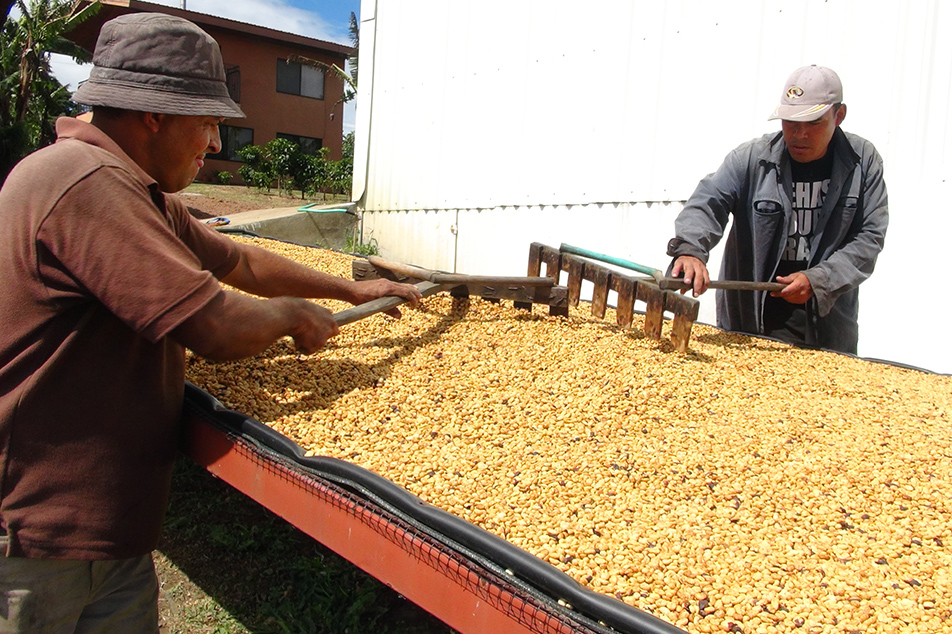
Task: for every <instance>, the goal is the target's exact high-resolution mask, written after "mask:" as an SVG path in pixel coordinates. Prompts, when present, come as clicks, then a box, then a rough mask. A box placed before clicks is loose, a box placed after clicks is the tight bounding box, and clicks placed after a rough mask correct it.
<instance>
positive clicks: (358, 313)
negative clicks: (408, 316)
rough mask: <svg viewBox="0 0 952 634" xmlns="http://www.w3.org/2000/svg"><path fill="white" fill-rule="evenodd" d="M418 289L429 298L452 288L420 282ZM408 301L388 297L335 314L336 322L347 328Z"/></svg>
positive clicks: (417, 285) (391, 296) (392, 296)
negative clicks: (348, 325)
mask: <svg viewBox="0 0 952 634" xmlns="http://www.w3.org/2000/svg"><path fill="white" fill-rule="evenodd" d="M416 287H417V288H418V289H420V293H421V294H422V295H423V297H428V296H430V295H433V294H435V293H439V292H440V291H444V290H449V288H450V286H447V285H444V284H434V283H433V282H420V283H418V284H416ZM406 303H407V300H405V299H403V298H402V297H396V296H394V295H388V296H387V297H380V298H378V299H374V300H371V301H369V302H365V303H363V304H359V305H357V306H353V307H351V308H347V309H345V310H342V311H340V312H336V313H334V315H333V317H334V322H335V323H336V324H337V325H338V326H346V325H347V324H352V323H354V322H355V321H360V320H361V319H363V318H364V317H370V316H371V315H376V314H377V313H382V312H384V311H385V310H389V309H391V308H394V307H396V306H399V305H401V304H406Z"/></svg>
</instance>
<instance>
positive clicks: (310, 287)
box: [222, 245, 355, 302]
mask: <svg viewBox="0 0 952 634" xmlns="http://www.w3.org/2000/svg"><path fill="white" fill-rule="evenodd" d="M222 282H224V283H225V284H228V285H230V286H233V287H235V288H237V289H240V290H243V291H245V292H246V293H251V294H253V295H258V296H259V297H281V296H288V297H311V298H321V299H339V300H343V301H349V302H353V300H354V297H355V294H354V288H353V286H354V284H355V282H353V281H351V280H347V279H344V278H342V277H337V276H334V275H328V274H327V273H323V272H321V271H316V270H314V269H311V268H308V267H306V266H304V265H303V264H299V263H297V262H294V261H293V260H290V259H288V258H285V257H282V256H280V255H278V254H276V253H271V252H270V251H266V250H265V249H260V248H258V247H254V246H249V245H241V258H240V260H239V262H238V265H237V266H236V267H235V269H234V270H233V271H231V272H230V273H229V274H228V275H226V276H225V277H224V278H223V279H222Z"/></svg>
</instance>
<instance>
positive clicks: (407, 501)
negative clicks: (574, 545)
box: [185, 382, 685, 634]
mask: <svg viewBox="0 0 952 634" xmlns="http://www.w3.org/2000/svg"><path fill="white" fill-rule="evenodd" d="M185 400H186V403H189V404H191V405H193V406H194V407H196V408H197V409H199V410H200V411H202V413H203V414H205V415H206V416H207V417H209V418H211V419H212V420H214V421H215V422H217V423H219V424H220V425H222V426H223V427H224V428H226V429H228V430H231V431H232V432H233V433H235V434H237V435H239V436H242V437H246V438H248V439H250V440H251V441H253V442H255V443H256V444H260V445H263V446H264V447H266V448H268V449H270V450H271V451H274V452H275V453H276V454H278V455H280V456H282V457H284V458H287V459H289V460H291V461H292V462H294V463H295V464H297V465H299V466H301V467H302V468H304V469H306V470H307V471H309V472H312V473H314V474H316V475H318V476H324V477H325V478H326V479H328V480H331V481H333V482H335V483H337V484H342V485H344V486H346V488H347V489H348V490H350V491H352V492H354V493H356V494H358V495H360V496H362V497H368V496H367V493H370V494H371V501H373V499H372V498H378V499H379V500H382V501H383V502H385V503H386V505H387V506H388V507H389V510H392V511H395V515H397V516H398V517H399V516H405V517H406V518H409V519H411V520H413V521H412V523H413V524H415V525H417V526H420V527H422V528H424V529H428V530H427V531H426V532H428V533H429V534H430V535H431V536H432V537H434V538H436V539H437V540H438V541H440V542H441V543H443V544H446V545H448V546H450V547H451V548H452V547H453V545H454V543H456V544H459V545H461V546H463V547H464V548H466V549H468V550H470V551H472V552H473V553H476V554H477V555H479V556H480V557H482V558H485V559H486V560H487V561H489V562H491V563H493V564H495V565H496V566H497V567H499V568H500V569H501V570H504V571H505V572H507V573H511V575H512V578H510V581H512V580H522V581H524V582H525V583H527V584H528V587H529V588H530V589H535V590H536V592H537V593H539V592H541V595H540V596H541V597H544V598H548V599H549V600H550V601H551V602H552V603H553V604H554V605H558V603H559V601H562V602H565V603H567V604H568V605H569V606H570V607H569V608H568V609H569V610H571V611H572V612H577V613H578V614H580V615H583V616H585V617H587V619H591V620H592V621H593V625H594V624H604V625H607V626H608V627H610V628H611V629H612V630H614V631H617V632H621V633H623V634H685V631H684V630H682V629H680V628H678V627H676V626H674V625H672V624H670V623H668V622H667V621H664V620H662V619H659V618H658V617H656V616H654V615H652V614H649V613H647V612H644V611H642V610H639V609H637V608H634V607H632V606H630V605H628V604H626V603H624V602H622V601H619V600H617V599H615V598H614V597H610V596H608V595H605V594H601V593H598V592H594V591H592V590H589V589H587V588H584V587H582V586H581V585H580V584H579V583H578V582H576V581H575V580H574V579H572V578H571V577H569V576H568V575H567V574H565V573H564V572H562V571H561V570H559V569H558V568H556V567H555V566H553V565H551V564H549V563H547V562H545V561H542V560H541V559H539V558H538V557H535V556H534V555H531V554H529V553H528V552H526V551H524V550H522V549H521V548H518V547H516V546H514V545H513V544H510V543H509V542H507V541H506V540H504V539H502V538H501V537H498V536H496V535H494V534H493V533H490V532H489V531H487V530H485V529H483V528H480V527H478V526H476V525H475V524H472V523H470V522H467V521H466V520H464V519H462V518H460V517H457V516H456V515H453V514H452V513H449V512H447V511H444V510H443V509H440V508H437V507H435V506H433V505H431V504H429V503H427V502H424V501H423V500H421V499H420V498H418V497H417V496H415V495H413V494H412V493H410V492H409V491H407V490H406V489H404V488H402V487H400V486H398V485H396V484H394V483H393V482H391V481H390V480H387V479H386V478H383V477H381V476H379V475H377V474H375V473H373V472H371V471H368V470H367V469H364V468H363V467H359V466H357V465H355V464H353V463H350V462H347V461H345V460H340V459H337V458H329V457H325V456H314V457H308V456H305V455H304V450H303V449H302V448H301V447H300V445H298V444H297V443H295V442H294V441H293V440H291V439H290V438H288V437H286V436H284V435H282V434H279V433H278V432H276V431H274V430H273V429H271V428H270V427H268V426H267V425H265V424H264V423H262V422H260V421H258V420H255V419H254V418H251V417H249V416H246V415H244V414H241V413H240V412H236V411H234V410H230V409H228V408H226V407H225V406H224V405H222V404H221V403H220V402H219V401H218V400H217V399H216V398H215V397H214V396H212V395H211V394H209V393H208V392H206V391H205V390H203V389H201V388H199V387H197V386H196V385H193V384H192V383H189V382H186V385H185ZM447 538H448V539H449V540H450V542H447ZM457 550H458V549H457ZM461 554H463V555H466V553H465V552H463V553H461ZM507 578H508V577H507ZM563 609H564V608H563Z"/></svg>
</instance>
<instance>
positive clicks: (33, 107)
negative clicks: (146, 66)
mask: <svg viewBox="0 0 952 634" xmlns="http://www.w3.org/2000/svg"><path fill="white" fill-rule="evenodd" d="M13 4H15V6H16V7H17V11H18V13H19V17H14V18H12V17H10V16H9V15H8V14H5V20H4V23H3V28H2V30H0V77H2V80H0V141H2V150H0V180H2V179H5V178H6V175H7V174H8V173H9V171H10V170H11V169H12V168H13V165H14V164H15V163H16V162H17V161H18V160H20V159H21V158H23V157H24V156H26V155H27V154H29V153H30V152H32V151H33V150H35V149H37V148H40V147H43V146H44V145H48V144H50V143H52V142H53V140H54V139H55V132H54V127H53V126H54V121H55V120H56V118H57V117H59V116H61V115H64V114H72V113H73V112H74V108H75V104H73V103H72V102H71V101H70V95H69V93H68V92H67V90H66V88H65V87H64V86H63V85H62V84H60V83H59V82H58V81H57V80H56V78H55V77H53V74H52V70H51V68H50V55H51V54H52V53H60V54H63V55H68V56H69V57H72V58H73V59H74V60H76V61H77V62H88V61H90V59H91V55H90V54H89V52H88V51H86V50H85V49H83V48H82V47H80V46H78V45H77V44H75V43H73V42H71V41H69V40H67V39H66V38H65V37H63V34H64V33H68V32H69V31H71V30H72V29H74V28H75V27H76V26H78V25H79V24H80V23H82V22H83V21H85V20H87V19H89V18H90V17H91V16H93V15H95V14H96V13H97V12H98V11H99V8H100V5H99V2H94V3H92V4H87V3H85V2H83V1H82V0H73V1H70V0H32V2H30V4H29V5H27V3H26V2H25V1H24V0H14V3H13ZM8 10H9V9H8Z"/></svg>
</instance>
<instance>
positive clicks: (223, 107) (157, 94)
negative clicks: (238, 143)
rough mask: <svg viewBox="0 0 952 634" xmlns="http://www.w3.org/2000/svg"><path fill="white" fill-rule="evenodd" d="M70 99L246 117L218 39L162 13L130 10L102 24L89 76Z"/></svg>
mask: <svg viewBox="0 0 952 634" xmlns="http://www.w3.org/2000/svg"><path fill="white" fill-rule="evenodd" d="M73 101H75V102H77V103H81V104H85V105H87V106H107V107H110V108H121V109H123V110H137V111H140V112H154V113H157V114H179V115H194V116H202V117H229V118H237V117H244V116H245V113H244V112H242V111H241V108H239V107H238V104H236V103H235V102H234V101H232V100H231V97H229V96H228V87H227V85H226V84H225V64H224V63H223V62H222V58H221V50H220V49H219V48H218V43H217V42H216V41H215V40H214V39H212V37H211V36H210V35H209V34H208V33H206V32H205V31H203V30H202V29H200V28H199V27H198V26H196V25H195V24H193V23H192V22H189V21H188V20H185V19H183V18H178V17H175V16H171V15H165V14H164V13H133V14H128V15H123V16H120V17H118V18H114V19H112V20H109V21H108V22H106V23H105V24H103V26H102V29H101V30H100V32H99V40H98V41H97V42H96V50H95V51H94V52H93V69H92V72H91V73H90V74H89V79H88V80H86V81H85V82H83V83H82V84H80V86H79V88H78V89H77V90H76V92H75V93H73Z"/></svg>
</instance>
